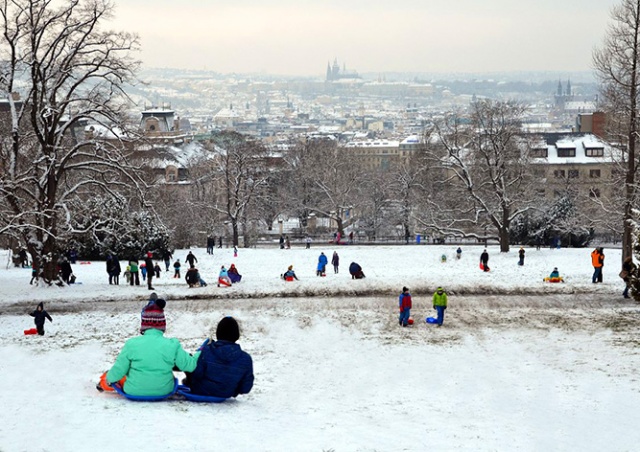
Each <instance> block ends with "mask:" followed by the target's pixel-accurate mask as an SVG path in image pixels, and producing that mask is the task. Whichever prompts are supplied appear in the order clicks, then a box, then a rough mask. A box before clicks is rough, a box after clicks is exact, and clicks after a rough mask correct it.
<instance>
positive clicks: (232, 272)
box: [227, 264, 242, 284]
mask: <svg viewBox="0 0 640 452" xmlns="http://www.w3.org/2000/svg"><path fill="white" fill-rule="evenodd" d="M227 275H229V279H230V280H231V282H232V283H233V284H235V283H239V282H240V281H241V280H242V275H241V274H240V273H238V269H237V268H236V265H235V264H231V267H229V270H227Z"/></svg>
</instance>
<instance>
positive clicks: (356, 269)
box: [349, 262, 364, 279]
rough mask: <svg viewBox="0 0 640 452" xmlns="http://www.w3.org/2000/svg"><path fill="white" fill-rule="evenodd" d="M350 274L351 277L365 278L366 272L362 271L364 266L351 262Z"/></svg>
mask: <svg viewBox="0 0 640 452" xmlns="http://www.w3.org/2000/svg"><path fill="white" fill-rule="evenodd" d="M349 274H350V275H351V279H362V278H364V272H363V271H362V267H360V265H359V264H357V263H356V262H351V265H349Z"/></svg>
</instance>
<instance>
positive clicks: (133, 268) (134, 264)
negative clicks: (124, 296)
mask: <svg viewBox="0 0 640 452" xmlns="http://www.w3.org/2000/svg"><path fill="white" fill-rule="evenodd" d="M129 274H130V275H131V279H130V282H131V285H132V286H133V285H136V286H139V285H140V276H139V275H138V261H137V260H135V259H132V260H130V261H129Z"/></svg>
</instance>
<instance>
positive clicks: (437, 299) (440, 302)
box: [433, 287, 447, 326]
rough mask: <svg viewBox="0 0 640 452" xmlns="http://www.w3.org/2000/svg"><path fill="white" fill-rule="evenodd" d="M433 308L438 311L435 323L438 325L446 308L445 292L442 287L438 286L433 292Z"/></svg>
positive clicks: (442, 320)
mask: <svg viewBox="0 0 640 452" xmlns="http://www.w3.org/2000/svg"><path fill="white" fill-rule="evenodd" d="M433 309H435V310H436V312H437V313H438V317H437V319H436V324H437V325H438V326H440V325H442V322H444V310H445V309H447V293H446V292H445V291H444V289H443V288H442V287H438V289H437V290H436V291H435V293H434V294H433Z"/></svg>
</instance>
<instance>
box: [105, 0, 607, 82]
mask: <svg viewBox="0 0 640 452" xmlns="http://www.w3.org/2000/svg"><path fill="white" fill-rule="evenodd" d="M478 3H480V4H478ZM514 3H516V2H513V1H511V0H485V1H484V2H476V1H474V0H459V1H456V2H450V1H448V2H447V1H443V0H426V1H419V0H400V1H397V2H395V3H393V6H392V7H390V6H389V3H388V2H384V1H381V0H369V1H364V0H352V1H349V2H339V1H337V0H327V1H324V2H318V1H311V0H307V1H300V0H299V1H295V2H294V1H292V0H274V1H271V2H269V3H268V4H265V3H264V2H258V1H256V0H244V1H234V2H231V1H228V0H221V1H217V2H215V4H211V3H208V2H207V3H204V2H203V3H197V4H193V5H189V6H188V7H185V6H184V3H176V2H170V1H167V0H157V1H153V2H151V1H150V0H128V1H127V2H124V1H121V2H118V3H116V10H115V18H114V20H113V21H112V22H111V23H110V24H109V25H110V27H112V28H113V29H116V30H123V31H131V32H136V33H138V34H139V35H140V37H141V44H142V51H141V53H140V54H139V58H140V59H141V60H142V61H143V64H144V66H145V67H148V68H152V67H172V68H184V69H207V70H212V71H216V72H221V73H266V74H272V75H299V76H317V77H324V75H325V70H326V64H327V62H329V61H333V59H334V58H338V59H339V61H340V62H341V63H342V62H344V63H346V64H347V68H348V69H349V70H351V69H353V70H356V71H358V72H360V73H370V72H431V73H439V72H440V73H444V72H462V73H483V72H484V73H490V72H518V71H560V72H567V73H570V72H581V71H589V70H591V54H592V51H593V48H594V47H595V46H598V45H600V44H601V42H602V39H603V37H604V34H605V32H606V28H607V25H608V24H609V20H610V19H609V18H610V10H611V7H612V6H614V5H616V4H618V3H619V0H561V1H552V0H539V1H532V0H526V1H520V2H517V4H514Z"/></svg>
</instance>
